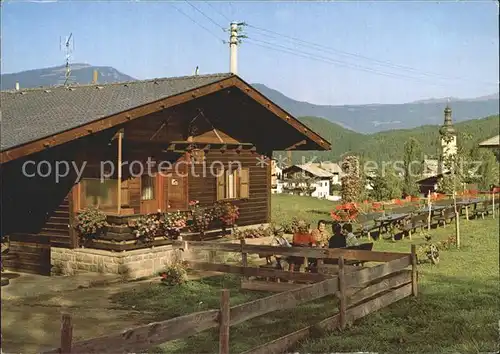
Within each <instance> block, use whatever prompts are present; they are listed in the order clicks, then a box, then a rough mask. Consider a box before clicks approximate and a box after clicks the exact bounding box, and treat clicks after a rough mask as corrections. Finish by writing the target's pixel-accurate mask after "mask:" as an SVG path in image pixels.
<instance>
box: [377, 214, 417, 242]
mask: <svg viewBox="0 0 500 354" xmlns="http://www.w3.org/2000/svg"><path fill="white" fill-rule="evenodd" d="M410 215H411V213H396V214H389V215H386V216H382V217H380V218H377V219H375V222H376V223H378V224H379V225H378V228H379V233H380V234H382V228H384V229H385V231H386V232H390V233H391V237H392V239H393V240H394V230H395V226H396V224H397V223H398V222H399V221H401V220H403V219H405V218H407V217H409V216H410Z"/></svg>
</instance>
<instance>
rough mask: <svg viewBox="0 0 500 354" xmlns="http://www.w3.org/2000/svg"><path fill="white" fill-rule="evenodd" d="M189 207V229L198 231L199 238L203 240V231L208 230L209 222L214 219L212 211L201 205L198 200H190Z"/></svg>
mask: <svg viewBox="0 0 500 354" xmlns="http://www.w3.org/2000/svg"><path fill="white" fill-rule="evenodd" d="M189 207H190V209H191V218H192V224H191V227H190V229H191V231H192V232H198V233H199V235H200V239H202V240H203V238H204V236H205V232H206V231H207V230H208V228H209V226H210V223H211V222H212V220H213V219H214V217H213V211H212V210H211V209H209V208H205V207H201V206H200V203H199V201H197V200H192V201H190V202H189Z"/></svg>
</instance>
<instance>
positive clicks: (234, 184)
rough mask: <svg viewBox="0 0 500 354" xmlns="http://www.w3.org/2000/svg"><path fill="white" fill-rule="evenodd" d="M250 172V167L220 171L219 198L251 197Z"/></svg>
mask: <svg viewBox="0 0 500 354" xmlns="http://www.w3.org/2000/svg"><path fill="white" fill-rule="evenodd" d="M249 180H250V174H249V170H248V168H241V169H238V170H234V171H230V170H224V171H221V170H219V171H218V176H217V200H222V199H244V198H248V197H249V189H250V187H249V186H250V184H249Z"/></svg>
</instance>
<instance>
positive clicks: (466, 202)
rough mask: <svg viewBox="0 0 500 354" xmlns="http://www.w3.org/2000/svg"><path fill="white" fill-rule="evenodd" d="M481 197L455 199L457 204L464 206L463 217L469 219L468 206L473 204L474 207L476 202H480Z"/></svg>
mask: <svg viewBox="0 0 500 354" xmlns="http://www.w3.org/2000/svg"><path fill="white" fill-rule="evenodd" d="M482 201H483V200H482V199H479V198H473V199H462V200H460V201H457V205H460V206H463V207H465V208H464V210H465V218H466V219H467V220H469V206H471V205H473V206H474V208H476V207H477V204H478V203H480V202H482Z"/></svg>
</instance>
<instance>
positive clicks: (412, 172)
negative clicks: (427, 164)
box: [402, 138, 422, 196]
mask: <svg viewBox="0 0 500 354" xmlns="http://www.w3.org/2000/svg"><path fill="white" fill-rule="evenodd" d="M421 162H422V150H421V147H420V144H419V142H418V141H417V140H416V139H414V138H410V139H408V140H407V141H406V142H405V144H404V156H403V168H404V177H403V185H402V192H403V195H405V196H407V195H412V196H415V195H418V194H419V186H418V184H417V178H416V177H417V176H420V174H421V173H422V171H421V170H422V164H421Z"/></svg>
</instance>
